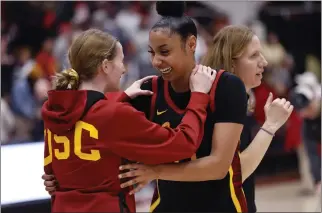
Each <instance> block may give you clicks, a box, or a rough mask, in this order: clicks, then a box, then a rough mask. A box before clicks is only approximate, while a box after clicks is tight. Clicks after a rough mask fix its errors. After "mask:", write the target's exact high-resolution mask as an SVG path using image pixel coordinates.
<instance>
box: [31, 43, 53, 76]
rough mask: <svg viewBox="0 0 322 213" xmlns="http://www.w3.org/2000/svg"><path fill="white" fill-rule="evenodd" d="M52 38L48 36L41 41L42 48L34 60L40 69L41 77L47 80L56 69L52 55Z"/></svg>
mask: <svg viewBox="0 0 322 213" xmlns="http://www.w3.org/2000/svg"><path fill="white" fill-rule="evenodd" d="M53 47H54V38H51V37H48V38H46V39H45V41H44V42H43V45H42V48H41V50H40V52H39V53H38V55H37V57H36V62H37V63H38V64H39V66H40V67H41V70H42V77H44V78H47V79H48V80H49V81H50V79H51V76H53V75H54V74H55V72H56V70H57V62H56V59H55V57H54V55H53Z"/></svg>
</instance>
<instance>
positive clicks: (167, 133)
mask: <svg viewBox="0 0 322 213" xmlns="http://www.w3.org/2000/svg"><path fill="white" fill-rule="evenodd" d="M126 99H128V97H127V96H126V95H125V93H123V95H121V96H120V97H119V100H118V101H121V100H124V101H125V100H126ZM118 101H115V100H110V99H108V98H107V97H106V96H104V94H102V93H99V92H96V91H84V90H80V91H72V90H69V91H50V92H49V93H48V100H47V101H46V102H45V104H44V106H43V108H42V116H43V120H44V126H45V160H44V170H45V173H46V174H53V175H54V176H55V177H56V179H57V181H58V183H59V186H58V187H57V189H56V191H55V196H53V197H52V212H135V201H134V196H130V195H129V193H128V192H129V190H130V189H121V188H120V180H119V178H118V174H119V166H120V165H121V164H123V163H124V160H125V159H128V160H130V161H139V162H142V163H146V164H160V163H169V162H172V161H175V160H178V159H181V158H187V157H189V156H191V155H192V154H193V153H194V152H195V151H196V150H197V148H198V147H199V145H200V142H201V138H202V135H203V128H204V122H205V119H206V106H207V105H208V102H209V95H207V94H202V93H194V94H193V97H192V100H191V102H190V103H189V111H188V113H187V114H186V116H185V117H184V119H183V120H182V123H181V124H180V126H178V128H177V129H176V130H172V129H169V130H166V129H165V128H161V127H160V126H159V125H157V124H155V123H152V122H150V121H148V120H147V119H146V117H145V115H144V113H142V112H138V111H137V110H135V109H134V108H133V107H132V106H130V105H129V104H128V103H120V102H118ZM147 141H148V142H149V143H147ZM172 150H177V151H176V152H172Z"/></svg>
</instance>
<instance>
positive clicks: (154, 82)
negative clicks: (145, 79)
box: [149, 77, 158, 121]
mask: <svg viewBox="0 0 322 213" xmlns="http://www.w3.org/2000/svg"><path fill="white" fill-rule="evenodd" d="M152 92H153V95H152V98H151V104H150V116H149V120H150V121H152V120H153V117H154V113H155V110H154V109H155V102H156V99H157V93H158V77H153V78H152Z"/></svg>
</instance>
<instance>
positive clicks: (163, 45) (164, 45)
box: [149, 44, 167, 49]
mask: <svg viewBox="0 0 322 213" xmlns="http://www.w3.org/2000/svg"><path fill="white" fill-rule="evenodd" d="M166 46H167V44H162V45H160V46H158V48H159V49H160V48H162V47H166ZM149 48H151V49H153V48H152V47H151V46H150V45H149Z"/></svg>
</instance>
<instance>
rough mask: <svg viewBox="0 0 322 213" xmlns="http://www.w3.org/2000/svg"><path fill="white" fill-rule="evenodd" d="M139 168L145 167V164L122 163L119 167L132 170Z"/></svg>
mask: <svg viewBox="0 0 322 213" xmlns="http://www.w3.org/2000/svg"><path fill="white" fill-rule="evenodd" d="M139 168H143V166H142V165H141V164H138V163H134V164H127V165H122V166H120V167H119V169H120V170H130V169H139Z"/></svg>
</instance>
